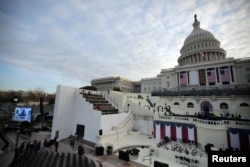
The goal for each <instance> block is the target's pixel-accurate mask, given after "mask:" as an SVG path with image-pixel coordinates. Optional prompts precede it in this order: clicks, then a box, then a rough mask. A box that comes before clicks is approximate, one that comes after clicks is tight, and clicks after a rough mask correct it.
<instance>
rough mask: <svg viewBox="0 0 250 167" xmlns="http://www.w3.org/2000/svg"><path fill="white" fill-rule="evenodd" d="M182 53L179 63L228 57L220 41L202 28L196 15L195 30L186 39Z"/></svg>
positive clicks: (200, 61) (209, 60)
mask: <svg viewBox="0 0 250 167" xmlns="http://www.w3.org/2000/svg"><path fill="white" fill-rule="evenodd" d="M180 53H181V56H180V57H179V58H178V63H179V65H188V64H197V63H203V62H211V61H218V60H223V59H225V58H226V51H225V50H224V49H222V48H220V41H218V40H217V39H216V38H215V37H214V35H213V34H212V33H211V32H209V31H207V30H203V29H202V28H200V22H199V21H198V20H197V16H196V15H195V16H194V23H193V31H192V32H191V34H189V35H188V36H187V38H186V39H185V41H184V44H183V46H182V48H181V50H180Z"/></svg>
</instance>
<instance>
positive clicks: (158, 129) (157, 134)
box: [155, 124, 161, 139]
mask: <svg viewBox="0 0 250 167" xmlns="http://www.w3.org/2000/svg"><path fill="white" fill-rule="evenodd" d="M155 138H156V139H161V124H155Z"/></svg>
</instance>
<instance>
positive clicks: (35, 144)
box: [25, 139, 41, 151]
mask: <svg viewBox="0 0 250 167" xmlns="http://www.w3.org/2000/svg"><path fill="white" fill-rule="evenodd" d="M40 148H41V140H39V141H37V140H36V139H35V140H33V141H30V142H28V143H27V144H26V148H25V150H26V151H28V150H30V151H38V150H40Z"/></svg>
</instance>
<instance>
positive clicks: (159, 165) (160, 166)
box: [154, 161, 168, 167]
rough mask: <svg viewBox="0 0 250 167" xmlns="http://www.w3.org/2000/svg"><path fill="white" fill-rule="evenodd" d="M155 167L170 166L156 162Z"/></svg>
mask: <svg viewBox="0 0 250 167" xmlns="http://www.w3.org/2000/svg"><path fill="white" fill-rule="evenodd" d="M154 167H168V164H165V163H163V162H159V161H154Z"/></svg>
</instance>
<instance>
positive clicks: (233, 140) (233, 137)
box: [230, 132, 240, 149]
mask: <svg viewBox="0 0 250 167" xmlns="http://www.w3.org/2000/svg"><path fill="white" fill-rule="evenodd" d="M230 145H231V147H232V148H233V149H236V148H238V149H240V139H239V133H236V134H233V133H232V132H230Z"/></svg>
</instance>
